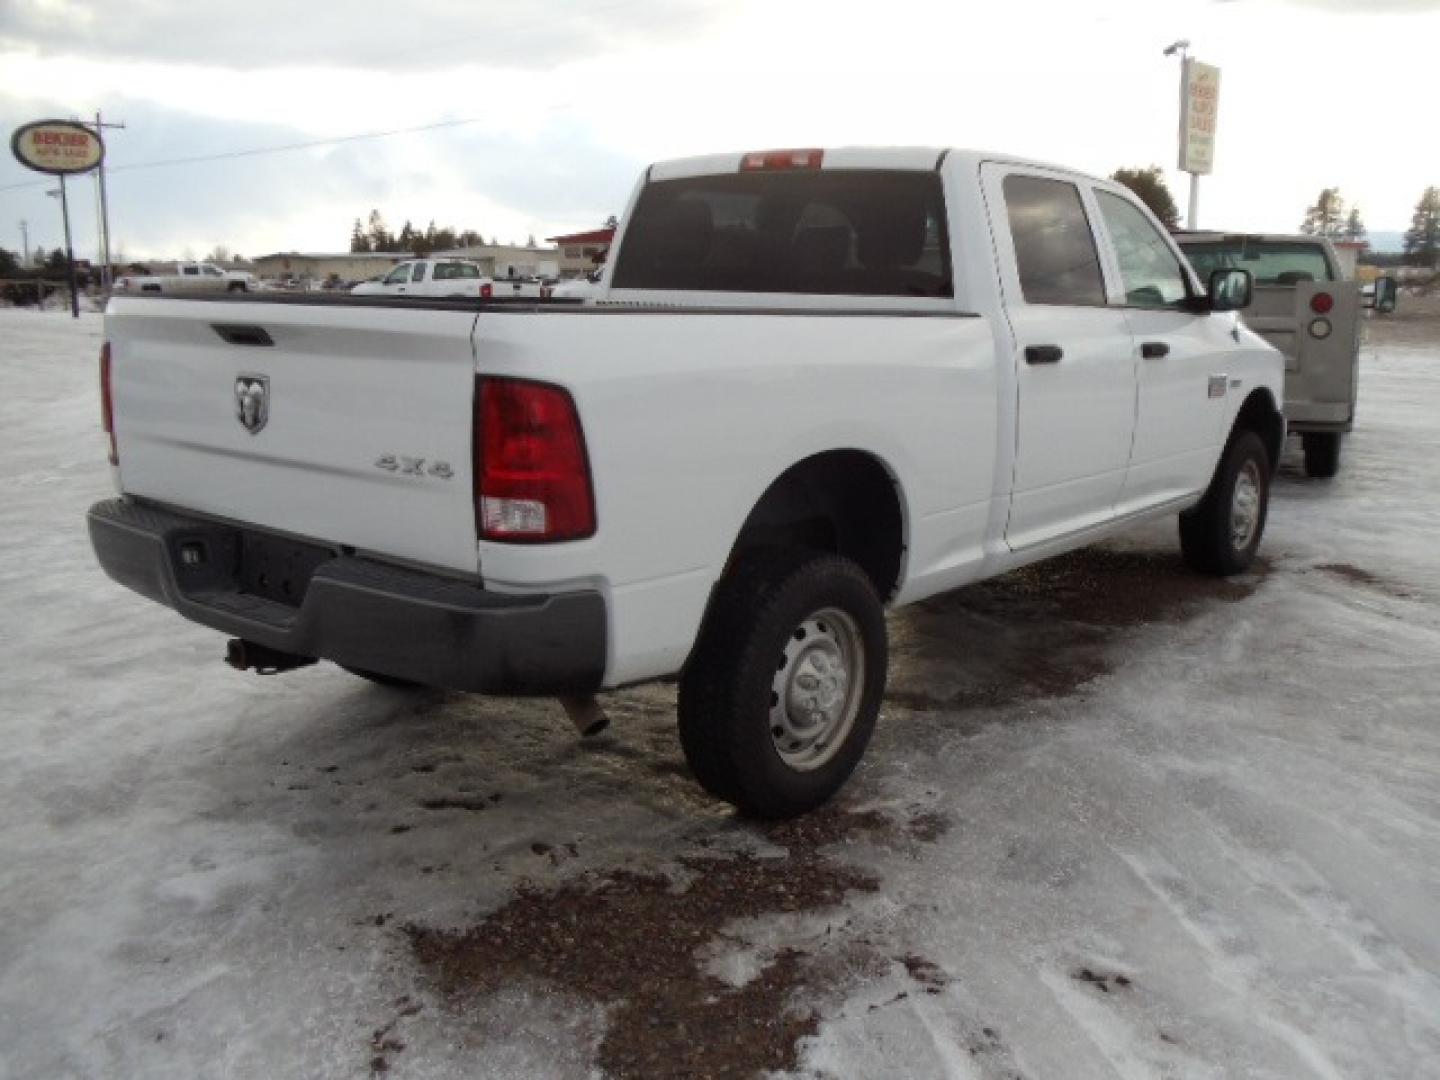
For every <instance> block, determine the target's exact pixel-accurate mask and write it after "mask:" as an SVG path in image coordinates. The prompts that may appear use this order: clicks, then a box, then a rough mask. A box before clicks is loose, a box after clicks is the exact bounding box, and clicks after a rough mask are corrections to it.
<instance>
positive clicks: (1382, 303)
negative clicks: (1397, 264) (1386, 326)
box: [1370, 276, 1400, 315]
mask: <svg viewBox="0 0 1440 1080" xmlns="http://www.w3.org/2000/svg"><path fill="white" fill-rule="evenodd" d="M1399 298H1400V283H1399V282H1398V281H1396V280H1395V279H1394V278H1393V277H1388V276H1387V277H1380V278H1376V279H1375V299H1374V301H1373V302H1372V303H1371V304H1370V306H1371V307H1373V308H1374V309H1375V310H1376V311H1378V312H1379V313H1380V314H1382V315H1388V314H1389V313H1390V312H1392V311H1394V310H1395V302H1396V301H1397V300H1398V299H1399Z"/></svg>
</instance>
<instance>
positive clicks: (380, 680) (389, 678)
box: [340, 664, 425, 690]
mask: <svg viewBox="0 0 1440 1080" xmlns="http://www.w3.org/2000/svg"><path fill="white" fill-rule="evenodd" d="M340 666H341V667H342V668H345V670H346V671H348V672H349V673H350V674H351V675H358V676H359V677H360V678H362V679H366V680H368V681H369V682H372V683H374V684H375V685H376V686H383V687H385V689H387V690H423V689H424V688H425V687H424V684H423V683H418V682H412V681H411V680H410V679H397V678H396V677H395V676H394V675H382V674H380V672H378V671H366V670H364V669H363V668H353V667H345V665H344V664H341V665H340Z"/></svg>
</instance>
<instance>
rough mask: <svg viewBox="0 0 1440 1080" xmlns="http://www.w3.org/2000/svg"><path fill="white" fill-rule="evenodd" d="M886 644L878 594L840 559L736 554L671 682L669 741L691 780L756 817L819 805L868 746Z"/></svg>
mask: <svg viewBox="0 0 1440 1080" xmlns="http://www.w3.org/2000/svg"><path fill="white" fill-rule="evenodd" d="M886 650H887V644H886V633H885V616H884V611H883V609H882V608H881V605H880V600H879V598H878V597H877V596H876V595H875V590H874V588H873V586H872V585H871V584H870V580H869V578H868V577H866V576H865V573H864V571H862V570H861V569H860V568H859V567H858V566H856V565H855V564H854V563H853V562H851V561H850V560H849V559H844V558H841V557H839V556H836V555H824V554H817V553H815V552H808V551H796V550H790V549H765V550H761V551H757V552H754V553H752V554H750V555H747V556H745V557H743V558H742V560H741V561H740V563H739V565H738V566H737V567H736V569H735V570H734V571H733V572H732V573H731V574H730V575H728V576H727V577H726V578H725V580H723V581H722V582H721V583H720V585H719V586H718V587H717V591H716V595H715V598H714V601H713V603H712V605H711V611H710V614H709V617H708V618H707V620H706V623H705V627H704V628H703V630H702V631H701V636H700V641H699V642H698V643H697V645H696V648H695V652H694V654H693V655H692V656H691V658H690V662H689V663H688V664H687V665H686V668H685V672H684V674H683V675H682V676H681V679H680V696H679V719H680V742H681V745H682V746H683V747H684V750H685V758H686V760H687V761H688V762H689V764H690V768H691V770H692V771H693V772H694V773H695V777H696V779H698V780H699V781H700V784H701V786H703V787H704V788H705V790H707V791H709V792H710V793H711V794H712V795H715V796H717V797H718V798H721V799H724V800H725V801H726V802H729V803H732V804H733V805H735V806H736V807H738V808H739V809H740V810H742V811H743V812H745V813H747V814H751V815H754V816H756V817H762V818H786V817H794V816H795V815H797V814H803V813H805V812H806V811H807V810H812V809H814V808H815V807H817V806H819V805H821V804H822V803H824V802H825V801H826V800H827V799H829V798H830V796H831V795H833V794H834V793H835V792H836V791H837V790H839V788H840V787H841V786H842V785H843V784H844V783H845V781H846V780H847V779H849V777H850V774H851V773H852V772H853V771H854V770H855V766H856V765H857V764H859V761H860V758H861V756H862V755H863V754H864V753H865V747H866V745H867V744H868V743H869V741H870V735H871V732H873V731H874V728H875V719H876V717H877V716H878V714H879V711H880V699H881V698H882V697H883V696H884V693H885V667H886Z"/></svg>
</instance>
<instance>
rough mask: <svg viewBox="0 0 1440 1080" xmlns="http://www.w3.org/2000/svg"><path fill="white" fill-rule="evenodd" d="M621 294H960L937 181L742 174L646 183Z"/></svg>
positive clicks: (895, 174)
mask: <svg viewBox="0 0 1440 1080" xmlns="http://www.w3.org/2000/svg"><path fill="white" fill-rule="evenodd" d="M611 284H612V286H613V287H614V288H617V289H676V290H694V291H706V292H750V293H810V294H824V295H850V296H929V297H937V296H938V297H948V296H953V295H954V287H953V284H952V282H951V277H950V252H949V241H948V237H947V235H946V228H945V200H944V196H943V194H942V192H941V186H940V176H939V174H938V173H933V172H915V171H899V170H895V171H891V170H868V169H833V170H823V169H820V170H815V169H808V170H803V171H802V170H797V171H794V172H742V173H728V174H718V175H711V176H695V177H684V178H680V179H675V180H661V181H657V182H655V183H651V184H647V185H646V186H645V189H644V190H643V191H642V192H641V193H640V198H639V200H638V202H637V203H636V207H635V210H634V213H633V214H632V215H631V219H630V223H629V225H628V226H627V228H626V232H625V243H624V244H623V245H622V247H621V249H620V252H619V258H618V260H617V262H616V265H615V271H614V276H613V280H612V283H611Z"/></svg>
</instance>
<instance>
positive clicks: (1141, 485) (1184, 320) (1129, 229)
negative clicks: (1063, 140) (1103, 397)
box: [1094, 185, 1235, 513]
mask: <svg viewBox="0 0 1440 1080" xmlns="http://www.w3.org/2000/svg"><path fill="white" fill-rule="evenodd" d="M1094 194H1095V202H1096V205H1097V206H1098V207H1099V210H1100V221H1101V223H1102V224H1103V225H1104V227H1105V232H1106V234H1107V238H1108V240H1109V244H1108V245H1107V252H1106V253H1107V256H1108V257H1110V258H1112V259H1113V260H1114V267H1113V270H1112V273H1111V278H1112V280H1118V283H1119V288H1118V290H1113V289H1112V294H1111V300H1112V302H1113V303H1115V304H1116V305H1117V306H1118V307H1119V308H1120V309H1121V310H1122V311H1124V313H1125V319H1126V322H1127V323H1128V325H1129V329H1130V332H1131V334H1132V335H1133V338H1134V349H1135V353H1134V356H1135V363H1136V364H1137V365H1138V367H1137V371H1136V387H1137V397H1136V414H1135V443H1134V448H1133V449H1132V450H1131V453H1130V468H1129V471H1128V473H1127V475H1126V478H1125V488H1124V491H1123V492H1122V493H1121V496H1120V506H1119V512H1120V513H1129V512H1133V511H1138V510H1142V509H1144V508H1146V507H1149V506H1158V505H1160V504H1161V503H1165V502H1169V501H1172V500H1175V499H1179V498H1183V497H1184V496H1186V495H1189V494H1191V493H1193V492H1195V491H1199V490H1201V489H1202V488H1204V487H1205V486H1206V485H1207V484H1208V483H1209V482H1210V475H1211V473H1212V471H1213V470H1214V467H1215V457H1216V450H1217V449H1218V447H1219V444H1220V442H1221V440H1222V439H1223V438H1224V437H1225V433H1224V432H1223V431H1222V430H1221V429H1222V428H1223V426H1224V421H1225V416H1226V404H1227V402H1226V397H1227V396H1228V395H1229V393H1230V392H1231V391H1230V375H1231V372H1230V371H1229V369H1228V368H1227V366H1226V360H1227V358H1228V356H1229V355H1230V351H1231V350H1233V349H1234V348H1235V341H1234V339H1233V338H1232V337H1231V334H1230V330H1231V328H1232V327H1233V322H1232V320H1231V318H1230V317H1216V316H1212V315H1211V314H1210V313H1209V312H1208V311H1206V312H1197V311H1194V310H1192V309H1191V308H1190V305H1189V300H1190V296H1191V294H1192V293H1194V292H1196V291H1197V289H1196V287H1195V286H1194V285H1193V284H1192V281H1191V278H1190V277H1189V276H1188V275H1187V274H1186V272H1185V268H1184V263H1183V262H1182V259H1181V256H1180V254H1179V252H1178V251H1177V250H1176V248H1175V246H1174V245H1173V244H1171V243H1170V241H1169V240H1168V239H1167V238H1166V237H1165V236H1164V235H1163V234H1162V233H1161V231H1160V229H1159V228H1158V227H1157V226H1156V225H1155V223H1154V222H1152V221H1151V220H1150V218H1149V217H1148V216H1147V215H1146V214H1145V213H1144V211H1142V210H1141V209H1140V208H1139V207H1138V206H1137V205H1136V204H1135V203H1134V202H1133V201H1132V200H1131V199H1130V198H1129V197H1128V196H1126V195H1124V194H1122V193H1120V192H1117V191H1106V190H1105V189H1104V188H1103V187H1099V186H1098V185H1097V186H1096V187H1095V189H1094Z"/></svg>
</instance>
